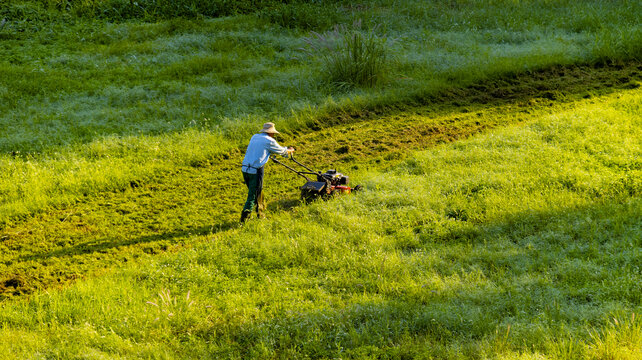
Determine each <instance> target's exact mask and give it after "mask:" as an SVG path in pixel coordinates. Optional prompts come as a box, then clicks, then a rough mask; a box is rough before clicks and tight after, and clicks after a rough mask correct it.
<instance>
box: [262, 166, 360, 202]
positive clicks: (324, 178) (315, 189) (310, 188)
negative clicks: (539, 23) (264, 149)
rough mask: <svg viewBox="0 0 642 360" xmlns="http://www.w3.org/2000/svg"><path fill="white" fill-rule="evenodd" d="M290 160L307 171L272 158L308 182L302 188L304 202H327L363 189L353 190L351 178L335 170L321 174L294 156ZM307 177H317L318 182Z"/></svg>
mask: <svg viewBox="0 0 642 360" xmlns="http://www.w3.org/2000/svg"><path fill="white" fill-rule="evenodd" d="M290 160H292V161H293V162H294V163H296V164H297V165H299V166H301V167H302V168H304V169H305V170H307V171H298V170H296V169H294V168H292V167H290V166H288V165H286V164H284V163H282V162H281V161H279V160H277V159H276V158H275V157H274V156H272V161H274V162H275V163H277V164H280V165H283V166H284V167H285V168H287V169H288V170H290V171H292V172H294V173H295V174H297V175H299V176H301V177H303V178H304V179H305V180H306V183H305V184H303V186H301V200H303V201H304V202H310V201H313V200H316V199H319V198H320V199H324V200H325V199H328V198H330V197H332V196H333V195H335V194H349V193H351V192H353V191H359V190H360V189H361V185H357V186H355V187H353V188H351V187H349V186H348V182H349V178H348V177H347V176H345V175H343V174H341V173H339V172H337V171H336V170H334V169H330V170H328V171H326V172H324V173H321V172H320V171H314V170H312V169H310V168H309V167H307V166H305V165H303V164H301V163H300V162H298V161H297V160H296V159H295V158H294V157H292V156H290ZM306 175H314V176H316V181H314V180H311V179H310V178H309V177H308V176H306Z"/></svg>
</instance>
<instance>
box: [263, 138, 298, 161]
mask: <svg viewBox="0 0 642 360" xmlns="http://www.w3.org/2000/svg"><path fill="white" fill-rule="evenodd" d="M268 150H269V151H270V153H272V154H279V155H281V156H283V157H286V158H287V157H290V156H292V153H293V152H294V148H293V147H287V148H286V147H285V146H281V145H279V143H277V142H276V140H274V139H272V138H270V144H269V148H268Z"/></svg>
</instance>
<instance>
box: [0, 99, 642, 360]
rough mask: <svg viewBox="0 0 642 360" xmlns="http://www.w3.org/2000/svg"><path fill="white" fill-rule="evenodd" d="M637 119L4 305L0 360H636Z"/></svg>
mask: <svg viewBox="0 0 642 360" xmlns="http://www.w3.org/2000/svg"><path fill="white" fill-rule="evenodd" d="M641 105H642V92H641V91H640V90H639V89H637V90H622V91H618V92H615V93H612V94H610V95H605V96H600V97H595V98H592V99H588V100H581V101H575V102H572V103H570V104H568V105H566V106H555V107H553V108H552V109H546V107H542V108H539V109H534V113H533V114H532V116H529V117H528V118H526V119H524V123H522V124H519V125H513V126H509V127H506V128H502V129H496V130H493V131H490V132H488V133H486V134H483V135H479V136H475V137H473V138H471V139H468V140H463V141H458V142H456V143H452V144H446V145H441V146H437V147H435V148H433V149H430V150H426V151H423V152H419V153H415V154H413V155H412V156H410V157H409V158H407V159H405V160H403V161H401V162H400V163H398V164H397V165H395V166H393V167H391V168H389V169H388V170H387V171H385V172H382V171H379V170H370V171H366V172H360V178H361V180H362V181H363V182H364V183H365V185H366V188H367V189H368V190H367V191H365V192H364V193H361V194H358V195H355V196H346V197H342V198H339V199H335V200H333V201H330V202H321V203H316V204H313V205H311V206H305V207H295V208H293V209H292V210H291V211H289V212H281V213H278V214H275V215H274V217H273V218H272V219H271V220H269V221H252V222H250V223H249V224H248V226H246V227H244V228H242V229H230V230H226V231H222V232H218V233H216V234H213V235H212V234H210V235H199V234H194V235H189V234H183V236H184V237H185V238H186V243H189V244H193V245H191V246H186V247H185V248H184V249H182V250H181V251H180V252H177V253H176V254H167V255H163V256H161V257H157V258H155V259H153V260H150V261H145V262H144V263H143V264H139V265H135V266H131V267H129V268H127V269H125V270H123V271H119V272H117V273H115V274H112V275H107V276H104V277H100V278H97V279H93V280H89V281H83V282H80V283H77V284H76V285H74V286H72V287H71V288H69V289H66V290H63V291H60V292H55V293H43V294H39V295H37V296H34V297H32V298H30V299H29V300H24V301H18V302H9V303H4V304H3V305H2V311H0V323H1V324H2V332H0V337H1V338H2V341H0V344H2V345H0V350H2V351H0V353H2V354H14V355H16V356H23V357H24V356H26V357H43V358H51V357H61V358H72V357H78V356H87V357H92V358H100V357H110V358H118V357H128V358H137V357H141V358H145V357H153V358H202V357H203V356H214V355H216V356H218V357H226V358H227V357H230V358H266V357H277V358H292V357H306V356H309V357H314V358H333V357H344V358H353V357H354V358H368V357H371V358H377V357H417V356H419V357H424V358H453V359H456V358H473V359H474V358H485V357H490V358H503V359H517V358H520V359H535V358H542V357H544V356H545V358H550V359H606V358H618V359H636V358H639V357H640V356H641V355H642V354H641V353H640V349H642V324H641V323H640V320H639V317H635V315H633V316H632V314H634V313H637V314H639V312H640V310H642V298H641V297H640V294H642V289H641V288H640V284H642V273H640V268H639V261H640V258H641V256H642V254H641V253H640V248H641V246H642V243H640V241H641V240H642V239H641V237H640V233H641V232H642V228H640V224H642V217H641V214H642V202H640V198H639V195H640V192H641V191H642V183H640V179H641V178H642V176H641V173H640V170H641V169H640V158H641V156H642V149H641V148H640V144H641V143H642V141H640V140H642V133H641V132H640V128H641V127H640V126H641V125H642V123H641V122H642V118H641V117H640V114H641V113H642V112H640V106H641ZM453 115H454V116H467V113H465V114H453ZM497 116H499V115H497ZM504 116H506V117H510V116H511V114H510V112H506V113H505V114H504ZM375 123H376V122H375ZM272 171H273V172H274V169H273V170H272ZM271 180H273V178H271Z"/></svg>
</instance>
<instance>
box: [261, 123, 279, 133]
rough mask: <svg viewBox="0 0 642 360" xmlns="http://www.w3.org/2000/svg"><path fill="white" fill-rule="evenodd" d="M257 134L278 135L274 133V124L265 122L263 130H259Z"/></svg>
mask: <svg viewBox="0 0 642 360" xmlns="http://www.w3.org/2000/svg"><path fill="white" fill-rule="evenodd" d="M259 132H262V133H266V134H279V132H278V131H276V128H274V123H271V122H267V123H265V124H263V129H261V131H259Z"/></svg>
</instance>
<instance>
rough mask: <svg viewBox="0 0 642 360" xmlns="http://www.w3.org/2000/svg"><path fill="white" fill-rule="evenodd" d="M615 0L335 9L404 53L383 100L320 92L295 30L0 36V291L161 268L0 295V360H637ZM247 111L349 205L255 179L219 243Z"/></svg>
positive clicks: (632, 209)
mask: <svg viewBox="0 0 642 360" xmlns="http://www.w3.org/2000/svg"><path fill="white" fill-rule="evenodd" d="M14 3H16V2H15V1H14ZM640 5H641V4H640V3H639V2H636V1H624V2H618V3H611V2H603V1H592V2H588V3H580V4H576V3H575V2H572V1H566V2H548V1H536V2H528V3H527V2H520V3H515V2H512V1H511V2H507V1H494V2H486V3H481V2H469V1H457V2H449V3H443V2H426V1H407V2H404V3H403V4H398V3H395V7H394V10H391V9H393V8H392V7H390V2H387V1H381V2H377V3H375V4H374V5H373V6H370V7H368V6H365V7H359V6H357V7H350V8H349V9H348V10H350V11H348V15H347V16H346V17H344V18H341V20H342V21H343V20H345V21H346V22H349V21H351V20H352V19H355V18H360V19H364V21H365V23H366V25H368V26H372V25H374V24H383V26H382V28H381V31H382V33H385V34H387V35H389V36H392V37H397V38H398V41H397V42H396V44H395V46H394V48H393V51H395V52H396V53H397V54H399V55H403V56H400V59H399V62H398V63H396V64H395V67H394V69H393V71H392V74H393V76H392V78H391V79H390V82H389V86H388V87H386V88H384V89H383V90H381V91H379V90H355V91H352V92H348V93H341V94H336V93H334V92H333V89H332V88H327V87H325V86H323V85H322V84H321V83H320V82H319V79H318V78H317V77H316V75H314V74H316V72H317V71H318V70H319V68H318V66H319V64H317V63H314V61H312V60H311V59H305V58H303V59H302V58H300V55H301V53H300V52H298V51H297V50H296V49H297V48H298V47H299V46H300V45H301V42H300V40H301V36H302V35H303V34H304V33H302V32H301V31H299V30H296V29H295V30H283V29H278V28H276V27H274V26H271V25H267V24H266V23H265V22H264V20H258V19H257V18H256V17H254V16H247V17H241V18H231V19H219V20H207V21H184V20H172V21H164V22H159V23H156V24H140V23H134V22H131V23H123V24H107V23H104V22H99V21H98V22H85V21H78V22H75V21H72V22H53V23H42V24H41V23H38V22H28V21H26V22H20V21H12V22H10V23H9V25H8V26H7V27H5V28H4V29H3V31H2V32H0V39H2V42H0V52H1V54H2V60H0V61H2V62H1V63H0V75H2V76H1V77H0V100H1V101H0V107H1V110H2V118H0V128H1V129H2V130H3V135H4V137H3V138H2V140H1V142H0V146H1V149H2V151H3V152H4V154H3V155H2V156H1V158H0V164H1V166H2V169H3V172H2V173H0V195H2V200H1V202H0V226H2V230H1V231H2V233H1V234H0V246H1V247H2V254H3V255H2V260H3V261H2V265H1V266H2V268H1V269H0V270H1V273H2V274H3V275H2V276H3V278H2V279H0V280H1V281H0V288H1V290H2V294H3V295H2V296H3V297H5V296H12V295H19V294H23V293H31V292H32V291H33V290H35V289H52V288H54V287H56V285H57V284H67V283H69V282H70V281H71V280H74V279H77V278H82V277H86V276H88V275H95V274H98V273H101V272H103V271H106V272H110V269H111V268H114V267H117V266H122V264H124V263H125V262H131V261H132V260H135V259H137V258H140V257H143V258H147V257H148V255H149V254H156V253H158V252H162V251H166V250H168V249H169V250H172V251H175V252H177V253H176V254H174V255H166V256H163V257H162V258H161V260H153V259H142V260H140V262H138V263H137V264H134V265H132V266H131V268H130V269H129V270H126V271H125V272H118V273H117V274H113V275H109V276H106V277H102V278H98V279H96V280H90V281H88V282H80V283H78V284H77V285H75V286H73V287H72V288H71V289H69V290H65V291H62V292H54V293H52V294H51V295H50V294H49V293H47V292H45V293H44V295H43V293H42V292H38V293H36V294H35V295H34V296H33V297H30V298H28V299H25V300H17V301H13V300H10V301H7V300H6V299H5V301H3V303H2V306H3V315H2V317H1V318H0V324H2V325H1V326H2V332H1V335H0V337H2V338H3V340H2V341H1V342H0V343H1V344H2V345H0V350H3V351H0V353H2V354H5V355H6V356H8V357H15V356H21V355H23V356H31V357H44V358H51V357H61V358H69V357H83V356H84V357H96V358H99V357H103V356H108V357H111V358H114V357H118V356H123V357H156V358H172V357H179V358H183V357H190V356H191V357H196V358H198V357H202V356H204V354H210V355H211V354H219V355H226V356H229V357H248V356H254V357H261V358H262V357H266V356H276V357H293V356H296V355H300V356H312V357H336V356H342V357H366V356H377V355H383V356H392V357H402V356H404V355H408V356H414V355H418V354H422V355H423V356H426V357H429V356H435V357H444V358H457V357H470V358H475V357H483V356H486V355H488V356H490V357H494V356H499V357H506V358H511V357H513V358H517V357H523V358H536V357H537V354H548V355H549V356H550V357H552V358H559V359H564V358H580V357H585V358H597V359H599V358H609V357H617V358H626V357H629V358H631V359H633V358H638V357H639V355H640V354H639V350H638V349H639V348H640V343H641V341H640V324H639V320H636V319H635V318H632V317H631V316H630V314H631V313H632V312H634V311H635V312H639V309H640V298H639V293H640V289H639V285H638V284H639V283H640V272H639V266H638V265H636V264H639V259H640V254H639V251H638V250H637V248H639V233H640V228H639V223H640V219H639V214H640V203H639V191H640V190H639V189H640V183H639V179H640V173H639V171H640V168H639V160H637V159H638V158H639V157H640V150H639V145H638V144H639V141H636V140H637V139H639V138H640V136H639V128H640V126H639V125H640V121H639V113H640V111H639V104H640V102H639V99H640V95H639V90H635V89H637V88H639V70H640V69H639V67H638V66H639V65H637V64H636V63H635V62H633V64H632V65H631V63H629V64H627V65H626V66H623V64H626V63H622V62H620V61H627V60H632V59H633V60H635V59H638V60H639V58H640V52H641V51H640V47H639V44H641V43H642V41H639V40H640V37H641V36H642V32H641V31H640V22H639V18H638V17H637V15H636V14H638V13H639V11H638V10H639V7H640ZM340 10H346V9H345V8H344V9H340ZM3 11H4V9H3ZM533 14H537V15H538V16H533ZM335 15H336V14H335ZM335 15H333V16H335ZM543 22H545V23H546V24H547V27H546V28H543V27H542V26H541V24H542V23H543ZM611 61H615V62H616V63H619V64H617V65H616V68H615V69H614V68H606V69H604V70H603V71H602V70H600V69H599V68H598V69H595V68H591V67H584V68H583V67H579V68H576V67H573V66H570V67H569V66H566V67H559V68H553V71H554V72H558V74H552V73H551V72H546V71H545V72H541V73H538V72H534V73H533V72H532V70H534V69H540V68H548V67H549V66H550V65H551V64H560V63H561V64H570V63H574V62H589V63H593V64H598V65H604V64H605V63H609V62H611ZM524 71H526V72H528V73H531V76H532V77H528V76H527V78H524V77H522V75H520V74H521V73H522V72H524ZM504 73H508V74H509V76H507V77H502V76H501V74H504ZM515 75H517V78H518V79H515V78H514V77H515ZM552 75H560V76H561V77H560V78H559V79H560V81H559V83H556V82H555V80H553V81H551V79H555V78H556V76H552ZM497 77H499V78H500V80H493V81H491V82H486V80H488V79H489V78H490V79H496V78H497ZM538 77H539V78H538ZM568 80H570V84H567V82H568ZM470 84H474V85H473V87H471V88H469V89H468V90H464V91H461V90H453V88H455V89H456V88H458V87H460V86H466V85H470ZM524 84H526V85H524ZM626 89H628V90H626ZM449 96H452V97H454V98H455V99H454V100H452V99H448V98H449ZM596 96H597V97H596ZM618 96H622V99H620V100H618ZM582 97H586V98H591V97H593V98H594V100H582V101H578V100H579V99H580V98H582ZM503 99H508V101H504V100H503ZM444 100H446V101H445V102H446V104H445V105H441V103H442V102H444ZM553 100H554V101H553ZM592 102H593V103H592ZM408 103H413V104H414V105H418V104H422V105H429V106H430V108H431V109H430V110H426V109H425V108H422V107H418V108H415V107H413V106H407V105H402V104H408ZM432 108H434V109H432ZM395 109H397V110H401V113H399V114H395V113H394V112H395ZM292 110H294V114H292V115H290V112H291V111H292ZM569 111H570V112H569ZM382 114H383V115H382ZM478 114H480V116H478ZM541 117H543V118H544V120H541V121H540V120H537V121H535V120H536V119H538V118H541ZM266 119H270V120H272V119H276V120H280V121H279V124H280V127H281V128H284V129H287V130H288V132H289V133H291V134H294V135H292V137H289V138H286V139H284V140H285V141H286V142H288V143H292V142H299V144H300V145H301V147H302V149H306V150H308V149H315V150H314V155H311V153H312V151H310V152H309V153H308V157H307V159H306V160H310V161H313V160H314V161H318V162H319V163H324V164H333V165H336V166H337V167H344V166H346V167H344V169H345V171H347V172H349V173H350V175H353V176H354V175H356V177H357V178H359V179H362V180H364V181H367V182H368V183H367V185H368V187H369V188H370V189H372V190H371V192H368V193H364V194H362V195H360V196H359V197H354V198H348V199H342V200H339V201H337V202H333V203H330V204H317V205H314V206H312V207H309V208H308V207H305V208H299V207H297V206H296V204H295V203H294V202H293V201H292V198H293V197H295V196H296V194H295V191H294V190H293V189H292V187H285V186H284V185H283V184H290V183H291V182H292V180H291V177H290V176H289V175H288V174H284V173H277V172H276V171H274V169H272V174H271V175H272V178H271V179H270V180H271V183H272V184H274V185H277V184H281V185H282V186H284V190H277V189H276V188H271V189H268V191H269V192H270V194H269V195H270V196H271V198H276V199H277V201H275V202H273V203H272V204H271V206H272V210H273V212H277V211H276V210H278V209H283V208H285V209H292V210H293V211H292V214H287V213H279V212H277V213H278V215H277V216H276V218H275V219H274V220H273V221H269V222H267V223H253V224H252V225H251V226H250V227H248V228H246V229H244V230H242V231H239V230H229V228H230V227H231V224H232V223H233V222H234V220H235V218H236V212H237V210H238V209H237V206H238V203H240V201H241V199H240V197H242V194H236V193H232V192H230V190H229V187H226V186H224V185H225V184H230V185H232V186H236V185H237V183H236V180H235V179H233V178H230V177H228V175H226V174H228V173H231V172H233V171H234V170H235V169H236V165H237V163H238V157H239V156H240V154H239V152H238V148H239V144H240V143H242V142H243V141H244V140H245V139H246V137H247V135H248V134H249V133H251V131H252V129H254V128H256V126H257V124H259V123H261V122H262V121H264V120H266ZM344 121H347V122H349V124H348V125H343V126H336V125H338V124H341V123H342V122H344ZM523 122H526V123H528V124H529V125H528V126H526V127H525V128H519V127H518V128H511V129H510V130H507V131H501V132H493V133H491V134H492V135H491V136H490V137H488V136H485V137H482V138H481V140H472V141H471V142H465V143H463V144H462V145H450V146H444V147H439V148H437V149H436V150H432V151H429V152H427V153H424V154H422V155H413V156H412V157H411V158H410V159H406V156H407V154H408V153H407V151H408V150H411V149H416V148H417V147H425V146H427V145H434V144H435V143H437V142H441V141H451V140H455V139H459V138H461V137H466V136H468V135H470V134H473V133H476V132H479V131H481V130H484V129H486V128H489V127H496V126H499V125H506V124H510V123H523ZM332 126H336V127H334V128H333V127H332ZM369 127H371V128H372V129H368V128H369ZM312 129H314V130H322V131H320V132H317V133H310V131H311V130H312ZM520 129H522V131H520ZM523 129H526V130H523ZM376 130H378V131H380V132H376ZM381 131H384V132H385V133H387V134H389V136H387V137H385V139H384V141H382V139H381V138H380V134H381ZM603 134H605V136H596V135H603ZM493 136H495V137H493ZM335 138H339V140H340V141H341V143H340V144H337V143H334V142H333V141H331V140H329V139H335ZM606 139H608V140H609V141H610V143H609V142H605V140H606ZM627 139H628V140H627ZM524 144H525V145H526V146H524ZM612 144H617V145H618V146H613V145H612ZM365 145H368V146H365ZM399 150H402V151H401V154H400V151H399ZM623 150H624V151H623ZM368 157H373V158H372V159H369V160H364V158H368ZM489 159H491V160H492V161H491V160H489ZM382 161H383V163H382ZM219 162H221V163H220V164H219ZM400 162H401V163H400ZM346 164H350V165H351V168H352V169H351V170H348V169H349V168H348V167H347V165H346ZM352 166H354V167H352ZM368 169H369V170H368ZM442 169H448V170H449V171H448V172H441V170H442ZM524 169H526V171H524ZM220 170H224V171H225V172H221V171H220ZM379 171H385V172H384V173H379ZM277 174H278V175H277ZM391 179H392V180H391ZM508 180H510V181H508ZM212 183H216V184H218V185H219V186H218V187H214V186H212ZM286 186H287V185H286ZM290 186H291V185H290ZM409 193H413V194H416V193H418V194H422V195H421V196H413V197H409V196H408V194H409ZM353 199H359V200H362V201H354V200H353ZM149 214H156V216H154V217H150V216H149ZM346 228H347V229H348V230H350V231H349V232H348V233H347V234H346ZM284 229H285V230H284ZM319 234H324V235H325V234H327V235H326V236H320V235H319ZM212 236H214V239H215V242H214V243H212V244H207V243H206V244H205V245H194V246H196V248H193V249H192V248H191V246H192V245H193V244H197V243H202V242H203V240H210V239H211V237H212ZM569 244H570V245H569ZM150 261H151V262H150ZM346 274H350V276H348V275H346ZM587 279H588V280H590V281H587ZM168 288H171V294H178V295H179V297H178V298H177V299H176V300H174V301H169V299H168V295H167V293H165V292H161V293H160V294H159V291H161V290H162V291H165V290H163V289H168ZM190 290H191V292H189V291H190ZM97 294H100V295H97ZM186 294H190V296H191V298H190V299H189V300H187V301H184V300H183V299H184V297H185V296H186ZM172 296H173V295H172ZM192 300H194V301H195V302H194V303H193V304H191V303H190V301H192ZM551 300H552V302H551ZM147 301H149V302H151V303H146V302H147ZM190 304H191V305H190ZM170 313H171V315H170ZM607 316H609V317H610V316H616V317H617V318H618V320H617V321H612V322H611V323H608V322H607V321H606V318H607ZM593 327H595V329H597V330H592V329H593ZM636 351H638V352H636Z"/></svg>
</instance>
